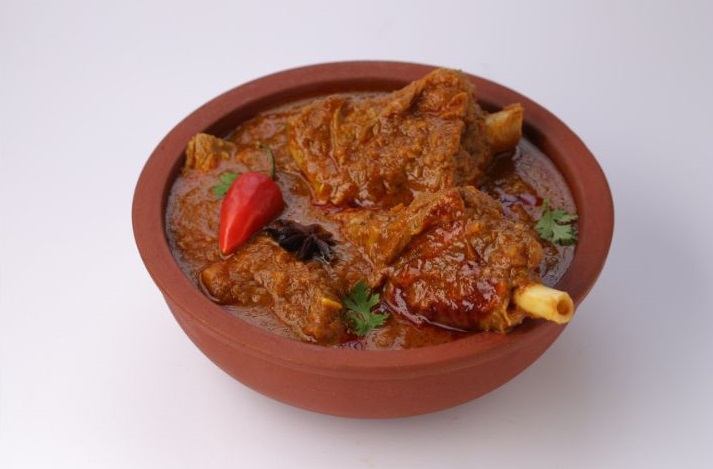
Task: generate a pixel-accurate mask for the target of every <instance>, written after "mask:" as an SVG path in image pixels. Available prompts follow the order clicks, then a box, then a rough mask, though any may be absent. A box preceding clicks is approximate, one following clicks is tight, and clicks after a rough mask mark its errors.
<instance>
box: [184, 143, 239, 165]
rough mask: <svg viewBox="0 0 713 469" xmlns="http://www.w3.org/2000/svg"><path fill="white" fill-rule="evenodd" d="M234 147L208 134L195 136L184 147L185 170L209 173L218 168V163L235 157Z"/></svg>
mask: <svg viewBox="0 0 713 469" xmlns="http://www.w3.org/2000/svg"><path fill="white" fill-rule="evenodd" d="M236 148H237V147H236V146H235V144H234V143H232V142H228V141H227V140H223V139H222V138H218V137H214V136H212V135H208V134H197V135H196V136H195V137H193V138H192V139H190V140H189V141H188V145H187V146H186V162H185V164H184V170H185V169H198V170H201V171H204V172H206V171H210V170H211V169H214V168H215V167H216V166H218V162H219V161H220V160H221V159H223V160H228V159H230V158H231V157H232V156H233V155H235V151H236Z"/></svg>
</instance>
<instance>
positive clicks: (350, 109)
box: [288, 69, 492, 207]
mask: <svg viewBox="0 0 713 469" xmlns="http://www.w3.org/2000/svg"><path fill="white" fill-rule="evenodd" d="M485 126H486V124H485V113H484V112H483V111H481V110H480V108H479V107H478V105H477V104H476V101H475V90H474V87H473V85H472V84H471V83H470V81H469V80H468V79H467V77H465V75H463V74H462V73H459V72H456V71H453V70H447V69H439V70H436V71H434V72H432V73H430V74H429V75H427V76H426V77H424V78H423V79H421V80H418V81H416V82H413V83H411V84H410V85H408V86H406V87H405V88H403V89H401V90H399V91H396V92H393V93H391V94H388V95H384V96H377V97H361V98H359V97H355V96H346V95H334V96H330V97H327V98H325V99H321V100H317V101H315V102H314V103H312V104H309V105H307V106H306V107H305V108H304V109H303V110H302V111H301V112H300V113H299V114H297V115H295V116H293V117H292V118H290V119H289V121H288V142H289V148H290V152H291V153H292V155H293V157H294V159H295V162H296V163H297V165H298V167H299V169H300V171H301V172H302V173H303V174H304V176H305V178H306V179H307V181H308V182H309V184H310V186H311V188H312V196H313V199H314V201H315V202H316V203H318V204H325V203H331V204H334V205H339V206H342V205H355V206H381V207H389V206H393V205H395V204H396V203H399V202H406V203H408V202H409V201H410V200H411V198H412V197H413V194H414V193H418V192H423V191H428V192H433V191H437V190H440V189H443V188H447V187H454V186H458V185H465V184H473V183H474V182H475V181H476V180H477V179H478V178H479V177H480V176H481V175H482V172H483V170H484V168H485V167H486V166H487V164H488V163H489V161H490V158H491V155H492V152H491V150H490V147H489V144H488V142H487V131H486V127H485Z"/></svg>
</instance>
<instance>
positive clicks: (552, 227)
mask: <svg viewBox="0 0 713 469" xmlns="http://www.w3.org/2000/svg"><path fill="white" fill-rule="evenodd" d="M577 218H579V217H577V215H575V214H573V213H568V212H566V211H564V210H560V209H556V210H552V209H551V208H550V202H549V200H548V199H545V200H544V201H543V202H542V215H541V216H540V219H539V220H537V223H536V224H535V229H536V230H537V233H538V234H539V235H540V237H541V238H542V239H544V240H547V241H551V242H553V243H556V244H560V245H562V246H569V245H571V244H574V243H575V242H576V241H577V233H576V232H575V230H574V225H573V223H574V222H575V221H576V220H577Z"/></svg>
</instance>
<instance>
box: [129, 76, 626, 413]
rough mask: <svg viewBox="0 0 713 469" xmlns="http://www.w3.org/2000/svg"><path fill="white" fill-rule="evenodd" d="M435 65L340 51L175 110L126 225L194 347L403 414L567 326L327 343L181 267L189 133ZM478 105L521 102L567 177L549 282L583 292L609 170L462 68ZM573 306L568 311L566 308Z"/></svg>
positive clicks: (263, 381) (404, 79) (296, 384)
mask: <svg viewBox="0 0 713 469" xmlns="http://www.w3.org/2000/svg"><path fill="white" fill-rule="evenodd" d="M434 68H435V67H433V66H428V65H417V64H409V63H395V62H343V63H329V64H322V65H314V66H308V67H302V68H297V69H293V70H288V71H284V72H280V73H276V74H274V75H269V76H266V77H264V78H260V79H257V80H255V81H252V82H250V83H246V84H244V85H241V86H238V87H236V88H234V89H232V90H230V91H228V92H227V93H225V94H222V95H220V96H218V97H217V98H215V99H213V100H211V101H209V102H208V103H207V104H205V105H203V106H202V107H200V108H199V109H198V110H196V111H195V112H193V113H192V114H191V115H189V116H188V117H186V118H185V119H184V120H183V121H182V122H180V123H179V124H178V125H177V126H176V127H175V128H174V129H173V130H171V131H170V132H169V133H168V135H167V136H166V137H165V138H164V139H163V140H162V141H161V142H160V143H159V144H158V146H157V147H156V149H155V150H154V152H153V153H152V154H151V156H150V157H149V159H148V161H147V163H146V165H145V167H144V169H143V172H142V173H141V176H140V178H139V180H138V184H137V186H136V191H135V194H134V201H133V226H134V235H135V238H136V243H137V245H138V248H139V251H140V254H141V257H142V259H143V261H144V263H145V265H146V268H147V269H148V271H149V273H150V274H151V276H152V278H153V280H154V281H155V283H156V285H157V286H158V288H159V289H160V291H161V293H162V294H163V296H164V297H165V299H166V302H167V304H168V306H169V308H170V309H171V311H172V312H173V314H174V316H175V318H176V320H177V321H178V323H179V324H180V326H181V327H182V328H183V330H184V331H185V333H186V334H187V335H188V336H189V337H190V338H191V340H192V341H193V342H194V343H195V344H196V345H197V346H198V348H199V349H200V350H202V351H203V353H204V354H205V355H206V356H208V357H209V358H210V359H211V360H212V361H213V362H214V363H215V364H217V365H218V366H219V367H220V368H222V369H223V370H224V371H225V372H227V373H228V374H230V375H231V376H233V377H234V378H235V379H237V380H238V381H240V382H241V383H243V384H244V385H246V386H249V387H250V388H252V389H254V390H256V391H258V392H260V393H262V394H264V395H266V396H269V397H271V398H274V399H276V400H279V401H282V402H285V403H288V404H291V405H293V406H297V407H300V408H304V409H308V410H312V411H316V412H320V413H326V414H332V415H339V416H349V417H372V418H377V417H401V416H410V415H417V414H423V413H428V412H433V411H437V410H440V409H445V408H449V407H452V406H455V405H458V404H461V403H464V402H467V401H470V400H472V399H475V398H477V397H479V396H482V395H484V394H486V393H488V392H490V391H492V390H493V389H495V388H497V387H499V386H501V385H502V384H504V383H506V382H507V381H509V380H511V379H512V378H513V377H515V376H516V375H518V374H519V373H520V372H522V371H523V370H524V369H525V368H527V367H528V366H530V365H531V364H532V363H533V362H534V361H535V360H537V358H538V357H540V356H541V355H542V353H543V352H544V351H545V350H547V348H548V347H549V346H550V345H551V344H552V342H553V341H554V340H555V339H556V338H557V337H558V336H559V334H560V333H561V332H562V331H563V329H564V327H565V326H561V325H557V324H554V323H549V322H539V321H529V322H526V323H524V324H523V325H521V326H520V327H518V328H516V329H515V330H514V331H512V332H511V333H509V334H505V335H502V334H497V333H480V334H475V335H473V336H470V337H468V338H464V339H460V340H457V341H454V342H451V343H448V344H444V345H438V346H431V347H425V348H420V349H412V350H398V351H383V352H382V351H358V350H344V349H331V348H325V347H321V346H316V345H310V344H306V343H301V342H297V341H294V340H291V339H286V338H283V337H279V336H277V335H274V334H271V333H269V332H266V331H263V330H261V329H259V328H257V327H255V326H252V325H249V324H247V323H246V322H244V321H242V320H241V319H239V318H237V317H236V316H233V315H231V314H230V313H228V312H226V311H225V310H223V309H222V308H221V307H220V306H218V305H216V304H214V303H212V302H211V301H210V300H209V299H208V298H206V297H205V296H204V295H203V294H202V293H201V292H200V291H199V290H198V289H197V288H196V287H195V286H194V285H193V284H192V283H191V282H190V281H189V279H188V278H186V276H185V275H184V274H183V273H182V271H181V269H180V268H179V266H178V264H177V263H176V261H175V260H174V258H173V256H172V254H171V251H170V249H169V245H168V243H167V240H166V235H165V221H164V216H165V209H166V201H167V197H168V194H169V190H170V188H171V185H172V183H173V181H174V179H175V178H176V175H177V174H178V172H179V170H180V168H181V166H182V164H183V160H184V150H185V146H186V143H187V142H188V140H189V139H190V138H191V137H192V136H193V135H194V134H196V133H198V132H207V133H210V134H215V135H224V134H226V133H228V132H229V131H230V130H232V129H233V128H235V127H236V126H237V125H238V124H240V123H241V122H242V121H244V120H247V119H249V118H251V117H253V116H254V115H255V114H256V113H258V112H261V111H264V110H268V109H270V108H273V107H275V106H277V105H281V104H285V103H288V102H292V101H295V100H300V99H303V98H306V97H310V96H316V95H324V94H326V93H332V92H340V91H359V90H363V91H374V90H386V91H388V90H394V89H398V88H400V87H402V86H404V85H406V84H407V83H409V82H411V81H413V80H416V79H419V78H421V77H423V76H424V75H426V74H427V73H428V72H430V71H432V70H433V69H434ZM469 78H470V79H471V80H472V81H473V83H474V84H475V85H476V87H477V96H478V99H479V102H480V103H481V105H482V106H483V107H485V108H488V109H497V108H499V107H502V106H504V105H506V104H509V103H513V102H519V103H521V104H522V105H523V106H524V108H525V109H526V114H525V116H526V117H525V127H524V133H525V136H526V138H528V139H529V140H530V141H531V142H533V143H534V144H535V145H536V146H537V147H539V148H540V149H541V150H542V151H543V152H544V153H545V154H546V155H548V156H549V158H550V159H551V160H552V161H553V162H554V164H555V165H556V166H557V167H558V168H559V170H560V172H561V173H562V175H563V176H564V178H565V180H566V181H567V183H568V185H569V187H570V190H571V192H572V194H573V197H574V200H575V202H576V204H577V211H578V214H579V217H580V219H579V241H578V244H577V247H576V250H575V255H574V258H573V260H572V263H571V265H570V267H569V269H568V270H567V272H566V273H565V274H564V276H563V277H562V278H561V280H560V281H559V282H558V284H557V285H555V287H556V288H559V289H561V290H565V291H567V292H569V293H570V295H571V296H572V298H573V300H574V302H575V304H577V305H578V304H580V303H581V302H582V300H584V298H585V296H586V295H587V293H588V292H589V291H590V289H591V288H592V286H593V285H594V283H595V281H596V279H597V277H598V275H599V273H600V271H601V269H602V267H603V266H604V262H605V259H606V256H607V253H608V250H609V246H610V243H611V239H612V232H613V224H614V214H613V204H612V198H611V193H610V190H609V187H608V184H607V181H606V178H605V176H604V174H603V172H602V170H601V168H600V167H599V165H598V163H597V162H596V160H595V158H594V157H593V155H592V154H591V153H590V152H589V150H588V149H587V148H586V147H585V145H584V144H583V143H582V142H581V141H580V139H579V138H578V137H577V136H576V135H575V134H574V133H573V132H572V131H571V130H570V129H568V128H567V126H565V124H563V123H562V122H561V121H560V120H559V119H557V118H556V117H555V116H553V115H552V114H551V113H550V112H548V111H547V110H546V109H544V108H543V107H541V106H540V105H538V104H536V103H534V102H533V101H531V100H529V99H528V98H526V97H524V96H522V95H520V94H518V93H516V92H514V91H512V90H510V89H507V88H505V87H503V86H500V85H498V84H496V83H493V82H491V81H488V80H485V79H482V78H479V77H476V76H471V75H469ZM575 318H576V315H575Z"/></svg>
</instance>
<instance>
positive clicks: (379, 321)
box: [342, 280, 389, 337]
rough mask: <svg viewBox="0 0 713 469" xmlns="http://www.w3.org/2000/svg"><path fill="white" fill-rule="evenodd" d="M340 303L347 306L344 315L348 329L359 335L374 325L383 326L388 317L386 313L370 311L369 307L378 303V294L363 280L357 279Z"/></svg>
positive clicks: (361, 335) (374, 326) (363, 334)
mask: <svg viewBox="0 0 713 469" xmlns="http://www.w3.org/2000/svg"><path fill="white" fill-rule="evenodd" d="M342 303H343V304H344V306H346V307H347V311H345V312H344V317H345V319H346V322H347V323H348V325H349V329H350V330H351V331H352V332H353V333H354V334H356V335H358V336H360V337H363V336H365V335H366V334H367V333H368V332H369V331H370V330H372V329H374V328H376V327H380V326H383V325H384V323H385V322H386V320H387V319H388V318H389V315H388V313H372V312H371V309H372V308H373V307H374V306H376V305H377V304H378V303H379V294H378V293H373V292H372V291H371V290H370V289H369V287H367V286H366V283H365V282H364V281H363V280H359V281H358V282H357V283H356V285H354V286H353V287H352V289H351V290H349V293H348V294H347V296H346V297H345V298H343V299H342Z"/></svg>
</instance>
